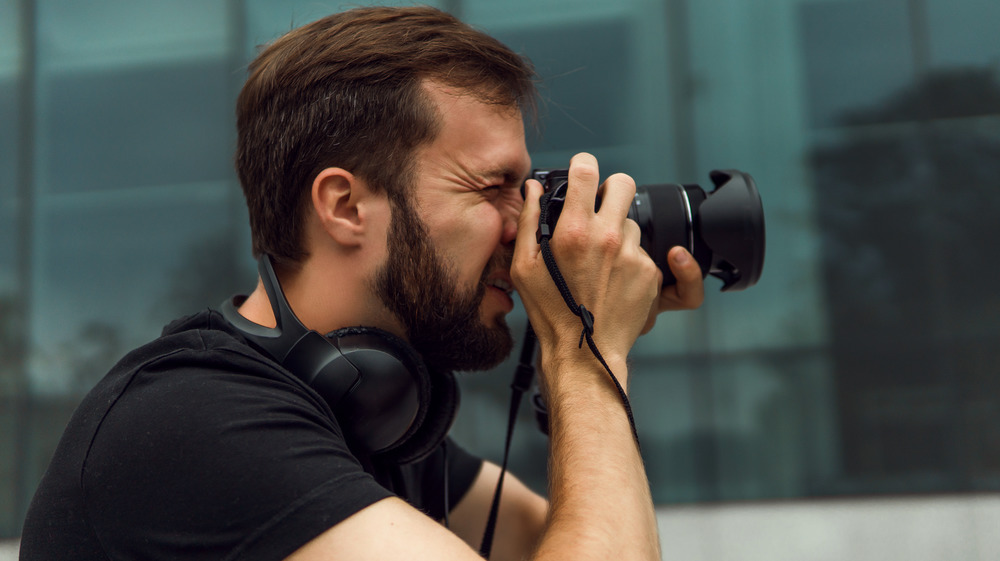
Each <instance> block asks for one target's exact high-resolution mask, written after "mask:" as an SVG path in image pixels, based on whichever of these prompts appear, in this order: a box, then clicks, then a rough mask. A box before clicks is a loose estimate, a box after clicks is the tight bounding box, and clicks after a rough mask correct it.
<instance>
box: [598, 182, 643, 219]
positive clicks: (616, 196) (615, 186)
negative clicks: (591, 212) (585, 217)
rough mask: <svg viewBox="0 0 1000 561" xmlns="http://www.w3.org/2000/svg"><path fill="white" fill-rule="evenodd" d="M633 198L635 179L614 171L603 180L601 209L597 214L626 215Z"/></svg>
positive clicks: (619, 216) (617, 216) (616, 216)
mask: <svg viewBox="0 0 1000 561" xmlns="http://www.w3.org/2000/svg"><path fill="white" fill-rule="evenodd" d="M634 199H635V180H634V179H632V178H631V177H629V176H627V175H625V174H624V173H616V174H614V175H612V176H611V177H609V178H608V179H607V180H606V181H605V182H604V192H603V193H602V194H601V209H600V210H599V211H598V214H599V215H601V216H611V217H615V218H617V219H620V218H621V217H625V216H627V215H628V211H629V209H630V208H631V207H632V201H633V200H634Z"/></svg>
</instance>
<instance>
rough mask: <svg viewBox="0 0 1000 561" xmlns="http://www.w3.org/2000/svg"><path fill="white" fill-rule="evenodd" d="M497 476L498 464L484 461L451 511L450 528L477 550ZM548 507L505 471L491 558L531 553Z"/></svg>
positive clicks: (505, 560) (510, 559) (514, 560)
mask: <svg viewBox="0 0 1000 561" xmlns="http://www.w3.org/2000/svg"><path fill="white" fill-rule="evenodd" d="M499 476H500V468H499V466H497V465H496V464H492V463H490V462H483V467H482V470H480V472H479V475H478V476H477V477H476V480H475V482H473V484H472V487H471V488H470V489H469V491H468V492H467V493H466V494H465V496H464V497H462V500H461V501H459V503H458V504H457V505H455V508H454V509H453V510H452V511H451V516H450V520H451V530H452V531H453V532H455V534H457V535H458V536H459V537H461V538H462V539H463V540H465V541H466V543H468V544H469V545H470V547H472V548H474V549H476V550H478V549H479V546H480V542H481V541H482V539H483V532H484V530H485V528H486V519H487V518H488V516H489V511H490V506H491V504H492V502H493V494H494V492H495V490H496V485H497V479H498V478H499ZM548 510H549V505H548V501H546V500H545V499H544V498H542V497H541V496H539V495H538V494H537V493H535V492H534V491H532V490H531V489H530V488H528V487H527V486H526V485H525V484H524V483H522V482H521V481H520V480H518V479H517V478H516V477H514V476H513V475H512V474H511V473H509V472H508V473H507V474H506V475H505V476H504V486H503V496H502V497H501V499H500V513H499V515H498V516H497V525H496V530H495V532H494V534H493V536H494V537H493V550H492V555H491V556H490V558H491V559H493V560H495V561H519V560H521V559H525V558H527V557H528V556H530V554H531V553H532V551H534V549H535V546H536V545H537V544H538V540H539V538H540V537H541V534H542V531H543V530H544V528H545V520H546V517H547V516H548Z"/></svg>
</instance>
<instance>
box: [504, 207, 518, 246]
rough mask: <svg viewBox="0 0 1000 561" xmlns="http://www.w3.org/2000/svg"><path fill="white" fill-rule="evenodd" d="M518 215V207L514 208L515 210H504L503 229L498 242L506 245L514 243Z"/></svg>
mask: <svg viewBox="0 0 1000 561" xmlns="http://www.w3.org/2000/svg"><path fill="white" fill-rule="evenodd" d="M519 215H520V209H516V212H505V213H504V214H503V225H502V228H503V231H502V233H501V235H500V243H502V244H504V245H507V244H512V243H514V240H515V239H517V217H518V216H519Z"/></svg>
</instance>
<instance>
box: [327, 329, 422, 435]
mask: <svg viewBox="0 0 1000 561" xmlns="http://www.w3.org/2000/svg"><path fill="white" fill-rule="evenodd" d="M326 338H327V339H328V340H329V341H330V342H331V343H332V344H333V345H335V346H336V347H337V348H338V349H339V350H340V352H341V353H342V354H343V356H344V357H345V358H346V359H347V360H349V361H350V362H351V364H353V365H354V367H355V368H357V370H358V372H359V375H358V378H357V380H356V381H355V382H354V384H353V386H352V387H351V388H350V389H349V390H348V391H347V392H346V393H344V394H343V395H342V397H340V399H339V400H338V401H337V402H336V403H330V407H331V409H333V411H334V414H335V415H336V417H337V421H338V422H339V423H340V424H341V426H342V427H344V428H345V429H346V431H347V432H348V434H349V436H350V438H351V439H352V440H354V441H355V442H357V443H359V444H361V446H362V447H363V448H364V449H365V450H367V451H368V452H371V453H372V454H380V453H383V452H386V451H388V450H391V449H394V448H396V447H398V446H399V445H400V444H401V443H403V442H406V441H409V440H410V439H412V438H413V436H414V435H415V434H416V433H417V432H418V429H419V428H420V426H421V425H422V424H423V423H424V420H425V418H426V417H427V412H428V410H429V409H430V401H431V393H432V388H431V383H430V376H429V375H428V373H427V367H426V366H424V364H423V361H422V360H420V357H419V356H418V355H417V353H416V352H415V351H414V350H413V349H412V348H410V346H409V345H408V344H407V343H406V341H404V340H402V339H401V338H399V337H396V336H395V335H393V334H391V333H389V332H387V331H383V330H381V329H378V328H374V327H348V328H345V329H340V330H337V331H334V332H331V333H328V334H327V335H326ZM312 385H313V387H314V388H315V389H318V387H317V386H318V385H320V384H319V380H316V381H314V382H313V384H312ZM321 395H322V392H321ZM325 398H326V396H324V399H325Z"/></svg>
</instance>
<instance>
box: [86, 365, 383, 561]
mask: <svg viewBox="0 0 1000 561" xmlns="http://www.w3.org/2000/svg"><path fill="white" fill-rule="evenodd" d="M223 354H227V351H219V350H215V351H211V350H206V351H194V350H185V351H182V352H178V353H174V354H172V355H169V356H167V357H164V358H162V359H160V360H158V361H157V362H155V363H152V364H149V365H146V367H145V368H143V369H142V370H141V371H139V372H137V373H136V374H135V375H134V376H133V377H132V380H131V382H130V383H129V386H128V389H127V390H126V391H125V392H123V393H122V394H121V396H120V397H118V399H117V402H116V403H115V404H114V405H113V406H112V407H111V408H110V409H109V411H108V413H107V414H106V415H105V418H104V419H103V421H102V422H101V428H100V430H99V431H98V433H97V435H96V436H95V437H94V440H93V442H92V444H91V446H90V450H89V452H88V456H87V461H86V464H85V467H84V471H83V474H82V484H83V486H84V489H85V492H86V496H87V500H86V504H87V510H88V515H89V516H90V518H91V520H92V521H93V524H94V527H95V530H96V532H97V533H98V535H99V536H101V537H102V543H104V544H105V545H106V546H107V548H108V553H109V554H110V557H111V558H116V559H117V558H121V559H129V558H143V559H237V558H238V559H282V558H284V557H286V556H288V555H289V554H291V553H292V552H294V551H295V550H296V549H298V548H299V547H301V546H302V545H304V544H306V543H307V542H309V541H310V540H312V539H313V538H314V537H316V536H318V535H319V534H321V533H322V532H324V531H325V530H327V529H329V528H330V527H332V526H334V525H335V524H337V523H338V522H340V521H342V520H344V519H345V518H347V517H349V516H351V515H352V514H354V513H356V512H358V511H359V510H361V509H363V508H365V507H367V506H369V505H371V504H373V503H375V502H377V501H379V500H381V499H384V498H386V497H389V496H391V495H392V493H390V492H389V491H388V490H386V489H385V488H383V487H382V486H381V485H379V484H378V483H377V482H376V481H375V480H374V479H373V478H372V477H371V476H370V475H369V474H367V473H365V471H364V470H363V469H362V466H361V465H360V464H359V462H358V461H357V460H356V459H355V457H354V456H353V455H352V454H351V452H350V450H349V449H348V447H347V445H346V444H345V441H344V438H343V435H342V433H341V430H340V427H339V426H338V425H337V424H336V421H335V420H334V419H333V417H332V415H330V414H329V413H328V412H329V410H328V409H327V408H326V405H325V404H324V403H322V402H321V400H320V399H319V398H318V396H316V395H315V394H312V393H311V392H309V391H308V390H306V389H305V388H304V387H302V386H301V385H299V384H298V383H297V382H295V381H292V380H289V379H287V378H283V374H281V373H280V372H279V371H278V370H277V369H273V368H272V367H271V366H269V365H266V364H263V363H261V362H259V361H254V360H250V359H248V358H247V357H243V356H241V355H240V354H238V353H234V352H232V351H228V355H229V356H221V355H223Z"/></svg>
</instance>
